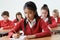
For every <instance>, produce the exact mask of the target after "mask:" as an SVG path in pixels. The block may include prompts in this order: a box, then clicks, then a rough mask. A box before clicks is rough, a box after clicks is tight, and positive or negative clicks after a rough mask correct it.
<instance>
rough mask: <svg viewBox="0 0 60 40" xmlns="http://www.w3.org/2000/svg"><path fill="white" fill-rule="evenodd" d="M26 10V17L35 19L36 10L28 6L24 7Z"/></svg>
mask: <svg viewBox="0 0 60 40" xmlns="http://www.w3.org/2000/svg"><path fill="white" fill-rule="evenodd" d="M24 12H25V17H26V18H27V19H28V20H33V19H34V15H35V12H34V11H32V10H30V9H28V8H25V9H24Z"/></svg>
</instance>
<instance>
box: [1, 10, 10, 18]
mask: <svg viewBox="0 0 60 40" xmlns="http://www.w3.org/2000/svg"><path fill="white" fill-rule="evenodd" d="M3 15H6V16H8V17H9V12H8V11H4V12H3V13H2V14H1V16H3Z"/></svg>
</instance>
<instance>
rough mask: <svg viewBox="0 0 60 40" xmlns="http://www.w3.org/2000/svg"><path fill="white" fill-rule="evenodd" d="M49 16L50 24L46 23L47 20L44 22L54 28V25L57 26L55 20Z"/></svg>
mask: <svg viewBox="0 0 60 40" xmlns="http://www.w3.org/2000/svg"><path fill="white" fill-rule="evenodd" d="M40 18H41V16H40ZM50 18H51V22H52V23H51V24H49V23H48V21H47V22H45V23H46V24H47V25H49V26H50V27H51V28H54V27H57V22H56V21H55V19H54V18H53V17H50Z"/></svg>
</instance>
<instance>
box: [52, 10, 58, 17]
mask: <svg viewBox="0 0 60 40" xmlns="http://www.w3.org/2000/svg"><path fill="white" fill-rule="evenodd" d="M53 12H54V13H56V14H57V17H59V11H58V10H57V9H54V10H53Z"/></svg>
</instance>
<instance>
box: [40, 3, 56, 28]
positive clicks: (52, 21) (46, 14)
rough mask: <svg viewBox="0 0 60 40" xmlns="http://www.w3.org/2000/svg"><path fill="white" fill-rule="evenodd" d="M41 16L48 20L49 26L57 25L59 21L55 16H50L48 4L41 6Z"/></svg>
mask: <svg viewBox="0 0 60 40" xmlns="http://www.w3.org/2000/svg"><path fill="white" fill-rule="evenodd" d="M41 18H42V19H43V20H44V21H45V22H46V24H47V25H48V27H49V28H54V27H57V23H56V21H55V19H54V18H53V17H50V11H49V8H48V6H47V5H46V4H44V5H43V6H42V8H41Z"/></svg>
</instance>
